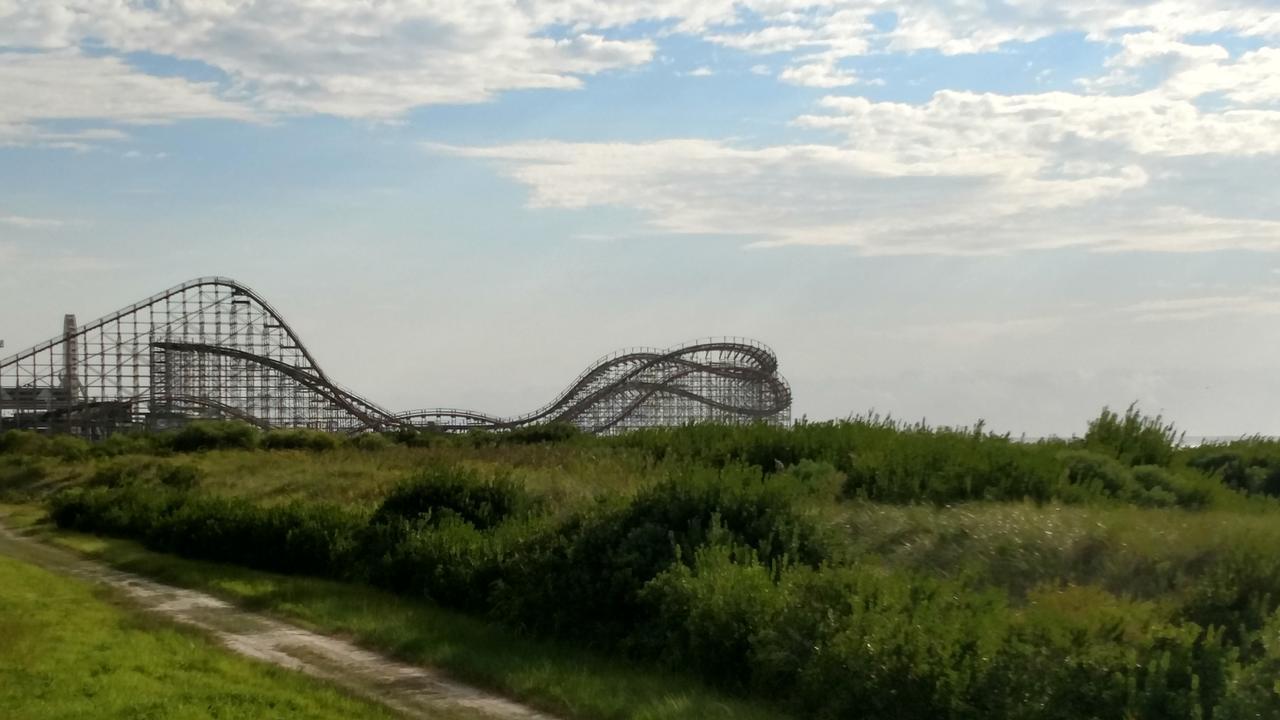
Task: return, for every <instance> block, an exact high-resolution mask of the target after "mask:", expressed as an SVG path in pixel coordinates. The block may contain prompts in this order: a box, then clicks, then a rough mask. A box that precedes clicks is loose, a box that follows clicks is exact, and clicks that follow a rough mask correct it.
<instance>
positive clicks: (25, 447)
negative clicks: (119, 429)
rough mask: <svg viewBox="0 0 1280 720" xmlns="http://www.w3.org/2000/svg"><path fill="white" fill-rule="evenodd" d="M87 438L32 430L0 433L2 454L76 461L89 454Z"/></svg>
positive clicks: (0, 452)
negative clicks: (47, 433)
mask: <svg viewBox="0 0 1280 720" xmlns="http://www.w3.org/2000/svg"><path fill="white" fill-rule="evenodd" d="M89 452H90V445H89V442H88V441H87V440H84V439H82V438H78V437H75V436H73V435H42V434H40V433H36V432H32V431H30V430H8V431H6V432H4V433H0V455H27V456H31V457H49V458H57V459H59V460H65V461H70V462H75V461H78V460H83V459H84V458H86V457H88V456H89Z"/></svg>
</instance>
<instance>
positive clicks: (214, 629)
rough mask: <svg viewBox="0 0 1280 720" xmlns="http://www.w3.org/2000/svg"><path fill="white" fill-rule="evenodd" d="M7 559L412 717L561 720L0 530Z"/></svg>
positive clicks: (426, 671)
mask: <svg viewBox="0 0 1280 720" xmlns="http://www.w3.org/2000/svg"><path fill="white" fill-rule="evenodd" d="M0 554H4V555H8V556H10V557H14V558H17V559H19V560H24V561H26V562H30V563H34V564H36V565H39V566H41V567H44V568H46V569H49V570H54V571H57V572H61V573H65V574H68V575H73V576H76V577H80V578H83V579H86V580H89V581H92V582H95V583H99V584H102V585H106V586H108V587H111V588H114V589H115V590H116V591H117V592H119V593H120V594H122V595H123V596H124V597H126V598H128V599H129V600H130V601H131V602H133V603H134V604H136V605H137V606H138V607H139V608H140V609H142V610H144V611H146V612H151V613H155V614H157V615H162V616H164V617H166V618H169V619H171V620H173V621H175V622H178V623H182V624H186V625H192V626H195V627H197V628H200V629H202V630H204V631H206V632H209V633H211V634H212V635H213V636H214V637H216V638H218V639H219V640H220V641H221V642H222V643H223V644H224V645H226V646H227V647H228V648H230V649H231V650H234V651H235V652H238V653H240V654H242V655H248V656H250V657H253V658H257V659H259V660H263V661H266V662H269V663H273V664H276V665H281V666H284V667H287V668H292V669H294V670H300V671H302V672H305V673H307V674H310V675H315V676H317V677H321V678H324V679H325V680H328V681H330V682H333V683H335V684H337V685H341V686H343V687H345V688H347V689H349V690H351V691H353V692H355V693H357V694H359V695H363V696H365V697H368V698H371V699H373V700H376V701H378V702H381V703H384V704H385V705H387V706H389V707H391V708H393V709H394V710H396V711H399V712H401V713H403V714H405V715H407V716H410V717H421V718H435V719H437V720H446V719H447V720H464V719H465V720H472V719H474V720H482V719H490V720H555V719H554V718H552V717H551V716H549V715H545V714H543V713H539V712H537V711H535V710H533V709H531V708H528V707H525V706H524V705H521V704H519V703H516V702H513V701H510V700H506V699H504V698H501V697H498V696H496V695H493V694H490V693H487V692H484V691H482V690H478V689H476V688H473V687H469V686H467V685H462V684H460V683H457V682H454V681H452V680H448V679H446V678H445V677H443V676H442V675H441V674H440V673H438V672H436V671H433V670H430V669H428V668H423V667H418V666H415V665H406V664H404V663H399V662H396V661H394V660H391V659H389V658H386V657H384V656H382V655H379V654H377V653H374V652H370V651H368V650H364V649H362V648H359V647H356V646H355V645H353V644H351V643H349V642H346V641H344V640H338V639H336V638H332V637H328V636H325V635H320V634H317V633H314V632H311V631H309V630H304V629H302V628H300V627H296V626H294V625H289V624H287V623H284V622H281V621H279V620H274V619H271V618H268V617H264V616H262V615H258V614H256V613H252V612H249V611H247V610H244V609H241V608H238V607H236V606H234V605H231V604H230V603H227V602H224V601H222V600H219V599H217V598H215V597H213V596H211V595H207V594H205V593H201V592H196V591H194V590H186V589H183V588H178V587H173V586H170V585H164V584H161V583H158V582H154V581H152V580H148V579H146V578H143V577H141V576H138V575H133V574H130V573H125V572H120V571H118V570H113V569H111V568H108V567H106V566H103V565H100V564H98V563H95V562H91V561H89V560H85V559H84V558H81V557H78V556H76V555H74V554H72V553H70V552H67V551H64V550H61V549H59V548H55V547H51V546H49V545H45V544H43V543H40V542H37V541H35V540H32V539H30V538H25V537H22V536H19V535H17V534H15V533H14V532H12V531H11V530H9V528H7V527H5V526H4V525H3V524H0Z"/></svg>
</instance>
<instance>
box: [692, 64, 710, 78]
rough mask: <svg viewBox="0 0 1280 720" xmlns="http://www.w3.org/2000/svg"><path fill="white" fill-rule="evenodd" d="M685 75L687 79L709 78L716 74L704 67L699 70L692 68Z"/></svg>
mask: <svg viewBox="0 0 1280 720" xmlns="http://www.w3.org/2000/svg"><path fill="white" fill-rule="evenodd" d="M685 74H686V75H688V76H689V77H711V76H712V75H715V74H716V71H715V70H712V69H711V68H709V67H707V66H705V65H704V66H702V67H700V68H694V69H693V70H690V71H689V72H687V73H685Z"/></svg>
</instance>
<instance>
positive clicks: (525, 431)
mask: <svg viewBox="0 0 1280 720" xmlns="http://www.w3.org/2000/svg"><path fill="white" fill-rule="evenodd" d="M582 434H583V433H582V431H581V430H580V429H578V427H577V426H576V425H573V424H571V423H561V422H553V423H544V424H540V425H525V426H523V427H518V428H516V429H514V430H511V431H510V432H506V433H501V434H499V435H498V436H497V437H498V439H499V441H500V442H502V443H504V444H513V445H531V444H534V443H553V442H566V441H568V440H572V439H574V438H577V437H581V436H582Z"/></svg>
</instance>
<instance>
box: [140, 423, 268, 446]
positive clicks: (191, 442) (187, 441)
mask: <svg viewBox="0 0 1280 720" xmlns="http://www.w3.org/2000/svg"><path fill="white" fill-rule="evenodd" d="M260 435H261V432H260V431H259V430H258V429H257V428H256V427H254V426H252V425H250V424H248V423H243V422H237V421H230V420H197V421H195V422H192V423H189V424H187V425H185V426H183V427H182V428H181V429H180V430H177V431H175V432H173V433H172V434H169V435H167V436H163V437H164V443H165V445H166V446H167V447H168V448H169V449H171V450H173V451H174V452H198V451H201V450H249V449H252V448H255V447H257V445H258V438H259V436H260Z"/></svg>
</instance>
